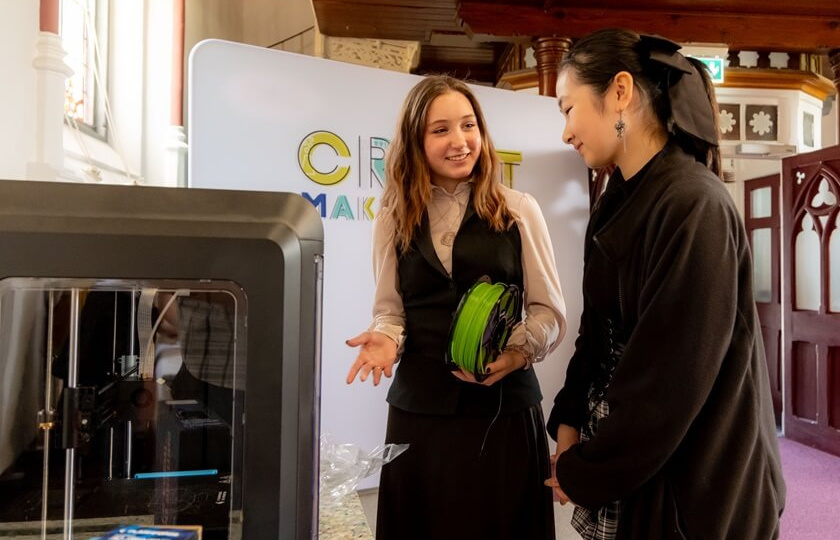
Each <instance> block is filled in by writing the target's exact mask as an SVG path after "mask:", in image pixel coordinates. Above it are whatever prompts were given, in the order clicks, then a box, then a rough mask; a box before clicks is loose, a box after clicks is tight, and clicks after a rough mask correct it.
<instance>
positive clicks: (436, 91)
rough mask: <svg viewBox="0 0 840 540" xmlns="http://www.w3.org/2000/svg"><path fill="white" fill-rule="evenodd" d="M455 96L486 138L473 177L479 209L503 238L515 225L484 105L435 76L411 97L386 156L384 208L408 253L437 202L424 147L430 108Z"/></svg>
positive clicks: (462, 88)
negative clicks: (461, 98)
mask: <svg viewBox="0 0 840 540" xmlns="http://www.w3.org/2000/svg"><path fill="white" fill-rule="evenodd" d="M449 92H459V93H461V94H463V95H464V96H465V97H466V98H467V99H468V100H469V102H470V105H472V108H473V111H474V112H475V118H476V122H477V123H478V129H479V133H481V151H480V153H479V157H478V160H477V161H476V164H475V167H474V168H473V172H472V180H473V189H472V203H473V208H474V209H475V212H476V213H477V214H478V215H479V217H481V218H482V219H483V220H485V221H486V222H487V223H489V224H490V226H491V227H492V229H493V230H495V231H497V232H500V231H503V230H507V229H509V228H510V227H511V225H513V215H512V214H511V212H510V210H509V209H508V207H507V204H506V203H505V199H504V197H503V195H502V190H501V182H500V179H501V175H500V168H499V159H498V157H497V156H496V149H495V148H494V147H493V141H492V140H491V139H490V134H489V133H488V132H487V123H486V122H485V120H484V114H483V113H482V111H481V106H480V105H479V104H478V100H477V99H476V98H475V95H473V93H472V91H471V90H470V88H469V86H467V84H466V83H464V82H463V81H461V80H459V79H456V78H454V77H450V76H448V75H429V76H427V77H425V78H424V79H423V80H422V81H420V82H419V83H417V85H415V86H414V88H412V89H411V91H410V92H409V93H408V96H406V98H405V102H404V103H403V107H402V112H401V113H400V119H399V123H398V124H397V130H396V134H395V136H394V139H393V140H392V141H391V143H390V145H389V146H388V150H387V151H386V155H385V178H386V182H385V189H384V192H383V194H382V207H383V211H385V212H387V213H388V214H389V215H390V217H391V218H392V219H393V221H394V225H395V231H394V234H395V244H396V247H397V249H398V250H399V251H402V252H405V251H407V250H408V249H409V246H410V245H411V241H412V239H413V238H414V235H415V234H416V232H417V230H418V228H419V226H420V223H421V221H422V219H423V214H424V213H425V212H426V205H427V204H428V202H429V200H430V199H431V196H432V182H431V170H430V169H429V164H428V162H427V160H426V154H425V151H424V144H423V140H424V136H425V132H426V121H427V116H428V113H429V107H430V106H431V104H432V102H433V101H434V100H435V98H437V97H439V96H441V95H443V94H446V93H449Z"/></svg>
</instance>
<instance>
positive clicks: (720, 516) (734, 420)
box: [548, 143, 785, 540]
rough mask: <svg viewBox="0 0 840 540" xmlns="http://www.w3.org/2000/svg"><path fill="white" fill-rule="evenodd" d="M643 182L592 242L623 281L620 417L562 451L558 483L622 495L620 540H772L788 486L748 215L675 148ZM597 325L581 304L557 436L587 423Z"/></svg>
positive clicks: (593, 495)
mask: <svg viewBox="0 0 840 540" xmlns="http://www.w3.org/2000/svg"><path fill="white" fill-rule="evenodd" d="M616 176H617V177H616ZM616 176H614V178H613V181H622V180H623V179H622V178H620V172H619V171H616ZM638 180H639V184H638V186H637V187H636V189H635V190H634V191H633V193H632V195H630V197H629V199H628V200H627V201H626V203H625V204H624V205H622V207H621V208H620V209H619V210H618V211H617V213H616V214H615V215H614V216H613V217H612V218H610V219H609V220H608V222H607V223H606V224H605V225H604V226H603V227H601V228H600V229H599V230H597V231H590V232H589V236H588V238H587V243H591V246H588V248H589V247H591V249H592V250H593V252H592V257H596V256H597V257H601V258H602V259H603V260H606V261H608V263H610V264H612V265H614V266H615V268H617V273H618V283H617V284H615V285H613V284H604V286H607V287H610V286H615V287H617V290H616V291H615V294H616V295H617V296H618V298H619V299H620V300H619V302H620V311H621V316H622V321H621V322H622V323H623V326H624V333H625V336H624V337H625V338H626V347H625V349H624V353H623V355H622V357H621V360H620V361H619V363H618V366H617V368H616V370H615V373H614V375H613V378H612V381H611V383H610V386H609V389H608V390H607V394H606V396H607V400H608V402H609V406H610V415H609V416H608V417H607V418H605V419H603V420H602V421H601V422H600V423H599V425H598V431H597V434H596V435H595V437H594V438H593V439H592V440H590V441H588V442H585V443H582V444H578V445H575V446H573V447H572V448H571V449H569V450H568V451H567V452H565V453H563V454H562V455H561V456H560V457H559V459H558V461H557V466H556V473H557V478H558V480H559V482H560V486H561V487H562V488H563V490H564V491H565V492H566V493H567V494H568V495H569V497H570V498H571V499H572V501H574V502H575V503H577V504H580V505H582V506H585V507H589V508H597V507H599V506H601V505H603V504H604V503H607V502H609V501H613V500H621V501H622V514H621V520H620V524H619V530H618V538H619V539H638V540H659V539H679V540H684V539H689V540H724V539H726V540H770V539H773V538H776V537H777V536H778V531H779V516H780V514H781V511H782V508H783V507H784V499H785V487H784V480H783V478H782V472H781V467H780V462H779V453H778V444H777V440H776V430H775V422H774V419H773V411H772V405H771V399H770V388H769V378H768V375H767V368H766V364H765V357H764V349H763V344H762V337H761V332H760V328H759V321H758V316H757V313H756V310H755V303H754V298H753V285H752V261H751V255H750V248H749V243H748V239H747V236H746V233H745V229H744V226H743V222H742V219H741V217H740V215H739V214H738V212H737V209H736V208H735V205H734V204H733V201H732V198H731V196H730V195H729V194H728V193H727V191H726V189H725V188H724V186H723V184H722V182H721V181H720V180H719V179H718V178H717V177H715V176H714V175H713V174H712V173H711V172H710V171H709V170H708V169H707V168H706V167H704V166H703V165H701V164H699V163H697V162H696V161H695V160H694V158H693V157H691V156H689V155H687V154H686V153H684V152H683V151H682V150H681V149H680V148H679V147H678V146H676V145H675V144H673V143H669V144H668V145H667V146H666V147H665V148H664V149H663V151H662V152H660V153H659V154H658V155H657V156H656V157H654V158H653V161H652V162H651V163H650V164H649V166H648V167H646V168H645V170H644V171H643V173H642V177H641V178H639V179H638ZM595 250H597V253H595ZM585 272H586V270H585ZM584 281H586V280H584ZM588 294H591V291H586V290H585V291H584V297H585V298H586V297H587V295H588ZM584 305H585V306H586V303H585V304H584ZM590 319H591V317H590V316H589V315H588V314H587V313H586V307H585V308H584V314H583V318H582V325H581V326H582V328H581V332H580V335H579V337H578V339H577V341H576V351H575V354H574V356H573V357H572V359H571V361H570V364H569V368H568V371H567V379H566V383H565V386H564V388H563V389H562V390H561V391H560V392H559V393H558V394H557V397H556V398H555V405H554V409H553V410H552V413H551V415H550V417H549V422H548V430H549V434H550V435H551V436H552V437H556V435H557V426H558V425H559V424H560V423H564V424H569V425H572V426H573V427H577V428H579V427H580V425H581V422H582V421H583V420H584V419H585V411H586V395H587V391H588V388H589V386H590V385H591V382H592V381H591V374H592V372H593V370H592V369H591V363H592V362H594V361H596V359H594V358H592V355H591V354H590V351H593V350H597V348H598V340H599V339H601V337H600V336H599V333H598V332H596V331H591V329H590V331H587V328H586V323H587V321H588V320H590Z"/></svg>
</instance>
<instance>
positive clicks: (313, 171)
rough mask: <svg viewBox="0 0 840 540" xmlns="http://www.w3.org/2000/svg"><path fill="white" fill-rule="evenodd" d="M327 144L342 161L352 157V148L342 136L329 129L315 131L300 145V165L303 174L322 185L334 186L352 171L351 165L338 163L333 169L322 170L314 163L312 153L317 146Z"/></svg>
mask: <svg viewBox="0 0 840 540" xmlns="http://www.w3.org/2000/svg"><path fill="white" fill-rule="evenodd" d="M322 144H325V145H327V146H329V147H330V148H332V149H333V151H334V152H335V154H336V156H338V157H339V158H343V159H341V160H340V161H344V160H345V159H347V158H349V157H350V149H349V148H348V147H347V144H345V142H344V141H343V140H341V137H339V136H338V135H336V134H335V133H331V132H329V131H313V132H312V133H310V134H309V135H307V136H306V137H304V139H303V140H302V141H301V143H300V147H298V164H299V165H300V168H301V170H302V171H303V174H305V175H306V176H307V178H309V179H310V180H312V181H313V182H315V183H316V184H320V185H322V186H333V185H335V184H337V183H339V182H341V181H342V180H344V178H345V177H346V176H347V173H349V172H350V166H349V165H340V164H336V165H335V166H334V167H333V169H332V170H331V171H320V170H318V169H317V168H315V165H313V164H312V153H313V152H314V151H315V148H317V147H318V146H320V145H322Z"/></svg>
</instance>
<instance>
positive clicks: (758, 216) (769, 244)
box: [744, 174, 783, 427]
mask: <svg viewBox="0 0 840 540" xmlns="http://www.w3.org/2000/svg"><path fill="white" fill-rule="evenodd" d="M780 188H781V175H779V174H773V175H770V176H764V177H761V178H755V179H752V180H747V181H746V182H745V183H744V224H745V225H746V228H747V234H748V235H749V238H750V247H751V248H752V253H753V287H754V289H755V305H756V307H757V308H758V317H759V319H760V321H761V333H762V336H763V337H764V351H765V353H766V356H767V373H768V374H769V375H770V388H771V391H772V396H773V412H774V414H775V416H776V425H777V426H779V427H781V425H782V380H783V378H782V356H781V352H782V308H781V305H782V304H781V289H780V287H779V273H780V262H779V252H780V251H781V247H780V246H781V243H780V239H779V232H780V224H781V221H782V220H781V206H780V205H779V190H780Z"/></svg>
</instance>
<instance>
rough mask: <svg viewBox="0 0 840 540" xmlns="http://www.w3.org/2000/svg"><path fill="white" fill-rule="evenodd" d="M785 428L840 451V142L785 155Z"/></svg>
mask: <svg viewBox="0 0 840 540" xmlns="http://www.w3.org/2000/svg"><path fill="white" fill-rule="evenodd" d="M782 179H783V195H782V216H783V224H784V227H783V230H784V231H785V232H784V242H783V249H784V261H785V263H784V276H785V280H784V282H785V284H784V292H783V294H784V297H783V305H784V310H785V324H784V326H785V339H784V350H785V353H784V370H785V397H784V430H785V435H786V436H787V437H789V438H791V439H793V440H796V441H799V442H802V443H805V444H808V445H810V446H814V447H816V448H819V449H821V450H824V451H826V452H830V453H833V454H835V455H840V230H838V221H840V215H839V214H840V212H838V210H840V146H835V147H831V148H826V149H823V150H819V151H817V152H811V153H808V154H801V155H798V156H793V157H790V158H785V159H784V160H783V163H782Z"/></svg>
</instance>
